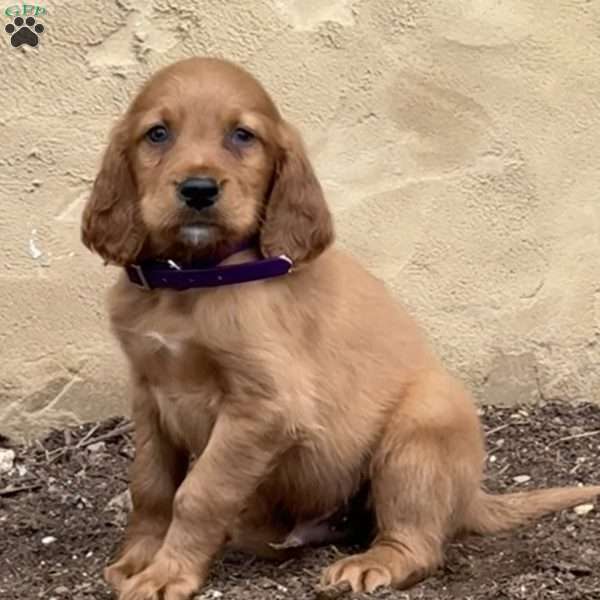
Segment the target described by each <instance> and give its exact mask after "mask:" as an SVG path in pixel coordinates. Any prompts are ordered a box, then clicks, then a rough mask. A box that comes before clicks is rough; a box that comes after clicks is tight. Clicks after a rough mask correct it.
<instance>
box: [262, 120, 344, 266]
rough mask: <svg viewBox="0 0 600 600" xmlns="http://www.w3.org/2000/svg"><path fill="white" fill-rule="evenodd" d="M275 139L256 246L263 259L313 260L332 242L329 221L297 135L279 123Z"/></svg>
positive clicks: (325, 205) (332, 233) (332, 229)
mask: <svg viewBox="0 0 600 600" xmlns="http://www.w3.org/2000/svg"><path fill="white" fill-rule="evenodd" d="M279 136H280V142H279V157H278V159H277V161H276V165H275V173H274V175H273V183H272V187H271V193H270V195H269V198H268V199H267V205H266V209H265V215H264V223H263V226H262V228H261V232H260V245H261V250H262V253H263V255H264V256H278V255H281V254H285V255H287V256H288V257H289V258H291V259H292V260H293V261H294V263H295V264H298V263H303V262H307V261H310V260H313V259H315V258H316V257H317V256H319V255H320V254H321V253H322V252H323V251H324V250H325V249H326V248H327V247H328V246H329V245H330V244H331V243H332V242H333V240H334V237H335V234H334V227H333V219H332V216H331V213H330V211H329V208H328V206H327V203H326V202H325V198H324V196H323V190H322V189H321V185H320V183H319V181H318V180H317V176H316V175H315V172H314V171H313V168H312V166H311V164H310V161H309V160H308V157H307V154H306V150H305V148H304V144H303V143H302V139H301V138H300V134H299V133H298V132H297V131H296V130H295V129H294V128H293V127H292V126H291V125H289V124H287V123H282V124H281V125H280V132H279Z"/></svg>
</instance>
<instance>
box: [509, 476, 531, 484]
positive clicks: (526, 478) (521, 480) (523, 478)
mask: <svg viewBox="0 0 600 600" xmlns="http://www.w3.org/2000/svg"><path fill="white" fill-rule="evenodd" d="M513 481H514V482H515V483H527V482H528V481H531V477H530V476H529V475H517V476H516V477H513Z"/></svg>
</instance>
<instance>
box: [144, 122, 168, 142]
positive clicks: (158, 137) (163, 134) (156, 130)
mask: <svg viewBox="0 0 600 600" xmlns="http://www.w3.org/2000/svg"><path fill="white" fill-rule="evenodd" d="M146 138H147V139H148V140H149V141H150V142H152V143H153V144H163V143H164V142H166V141H167V140H168V139H169V130H168V129H167V128H166V127H165V126H164V125H155V126H154V127H152V128H151V129H149V130H148V131H147V132H146Z"/></svg>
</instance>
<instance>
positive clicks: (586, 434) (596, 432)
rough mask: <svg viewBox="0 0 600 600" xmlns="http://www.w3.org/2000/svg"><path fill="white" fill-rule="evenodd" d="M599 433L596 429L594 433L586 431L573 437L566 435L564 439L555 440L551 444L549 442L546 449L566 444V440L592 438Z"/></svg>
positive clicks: (599, 430)
mask: <svg viewBox="0 0 600 600" xmlns="http://www.w3.org/2000/svg"><path fill="white" fill-rule="evenodd" d="M599 433H600V429H597V430H596V431H586V432H584V433H577V434H575V435H568V436H566V437H561V438H558V439H557V440H554V441H553V442H550V443H549V444H548V448H550V446H554V445H556V444H560V443H561V442H566V441H568V440H576V439H579V438H586V437H592V436H593V435H598V434H599Z"/></svg>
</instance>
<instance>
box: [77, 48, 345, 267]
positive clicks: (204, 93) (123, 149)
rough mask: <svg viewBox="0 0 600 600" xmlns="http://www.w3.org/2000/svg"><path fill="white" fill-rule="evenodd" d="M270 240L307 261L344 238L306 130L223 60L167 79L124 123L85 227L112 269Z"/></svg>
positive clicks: (170, 73)
mask: <svg viewBox="0 0 600 600" xmlns="http://www.w3.org/2000/svg"><path fill="white" fill-rule="evenodd" d="M257 233H259V235H260V244H261V250H262V252H263V254H264V255H265V256H275V255H279V254H286V255H287V256H289V257H290V258H291V259H292V260H294V261H295V262H299V263H301V262H304V261H308V260H311V259H313V258H315V257H316V256H318V255H319V254H320V253H321V252H322V251H323V250H324V249H325V248H326V247H327V246H328V245H329V244H330V243H331V242H332V240H333V226H332V220H331V215H330V213H329V210H328V208H327V205H326V203H325V200H324V198H323V193H322V190H321V186H320V185H319V182H318V181H317V178H316V176H315V174H314V171H313V169H312V167H311V165H310V163H309V161H308V158H307V156H306V152H305V150H304V147H303V144H302V141H301V139H300V137H299V135H298V133H297V132H296V131H295V130H294V129H293V128H292V127H291V126H290V125H288V124H287V123H285V122H284V121H283V120H282V118H281V117H280V115H279V113H278V111H277V109H276V107H275V105H274V104H273V102H272V100H271V98H270V97H269V96H268V94H267V93H266V92H265V91H264V90H263V88H262V87H261V86H260V84H259V83H258V82H257V81H256V80H255V79H254V78H252V77H251V76H250V75H249V74H248V73H246V72H245V71H243V70H242V69H240V68H239V67H237V66H235V65H233V64H231V63H229V62H225V61H222V60H217V59H207V58H192V59H188V60H184V61H181V62H179V63H175V64H174V65H171V66H169V67H167V68H165V69H163V70H162V71H159V72H158V73H157V74H156V75H155V76H154V77H153V78H152V79H151V80H150V81H149V82H148V83H147V84H146V85H145V86H144V87H143V88H142V90H141V91H140V93H139V94H138V96H137V97H136V98H135V99H134V100H133V102H132V104H131V105H130V107H129V108H128V110H127V112H126V113H125V115H124V116H123V117H122V118H121V120H120V121H119V122H118V123H117V125H116V126H115V128H114V130H113V132H112V134H111V139H110V142H109V144H108V148H107V149H106V151H105V154H104V157H103V159H102V164H101V167H100V171H99V173H98V175H97V177H96V180H95V182H94V186H93V190H92V194H91V197H90V199H89V200H88V203H87V205H86V207H85V210H84V214H83V221H82V240H83V242H84V244H85V245H86V246H87V247H88V248H90V249H92V250H93V251H95V252H97V253H98V254H100V255H101V256H102V257H103V258H104V259H105V260H106V261H107V262H112V263H115V264H119V265H125V264H129V263H132V262H135V261H137V260H140V259H143V258H149V257H152V258H172V259H182V260H190V259H193V258H199V257H202V256H206V255H210V254H214V253H215V252H217V251H218V250H219V249H220V248H224V247H229V246H233V245H235V244H237V243H239V242H241V241H243V240H245V239H247V238H249V237H250V236H253V235H254V234H257Z"/></svg>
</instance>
